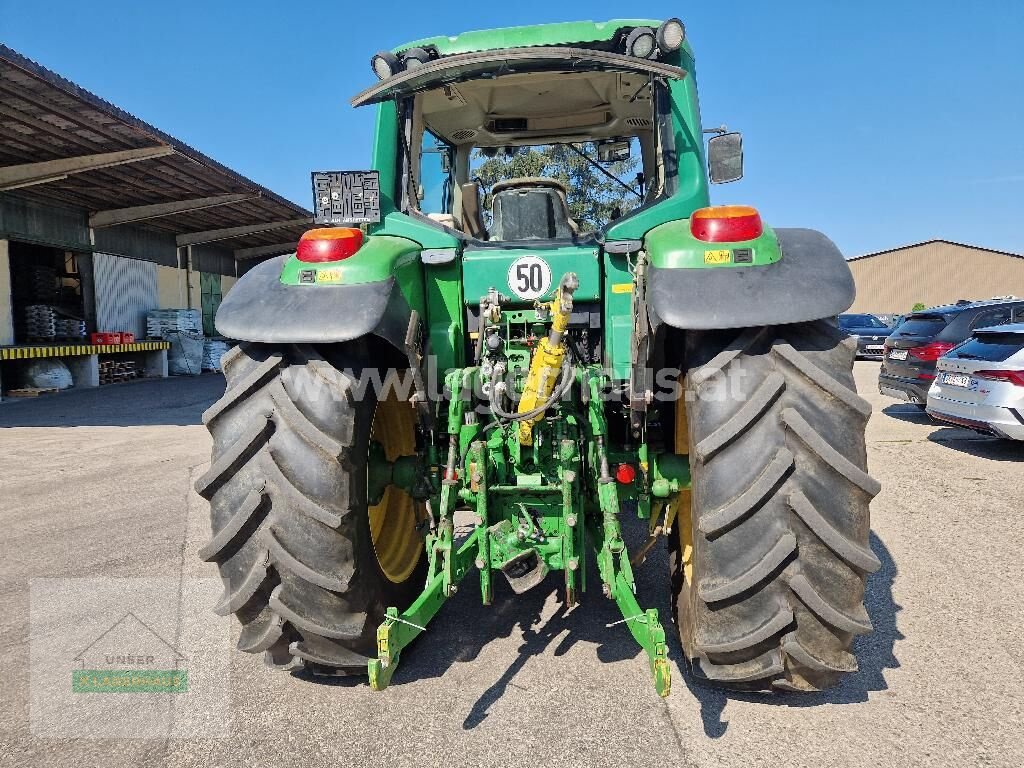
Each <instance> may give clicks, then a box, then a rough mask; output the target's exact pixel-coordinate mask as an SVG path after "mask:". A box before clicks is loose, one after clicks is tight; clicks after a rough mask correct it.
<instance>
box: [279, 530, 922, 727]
mask: <svg viewBox="0 0 1024 768" xmlns="http://www.w3.org/2000/svg"><path fill="white" fill-rule="evenodd" d="M623 533H624V534H625V536H626V539H627V544H628V545H629V546H630V548H631V549H633V548H636V547H637V546H639V543H640V541H642V540H643V537H644V536H645V534H646V521H639V520H636V519H635V518H623ZM871 549H872V550H873V551H874V553H875V555H876V556H877V557H878V559H879V561H881V563H882V567H881V568H880V569H879V570H878V572H876V573H874V574H873V575H871V576H870V577H869V579H868V586H867V595H866V601H865V602H866V605H867V610H868V613H869V614H870V616H871V621H872V624H873V625H874V632H873V633H872V634H871V635H868V636H867V637H863V638H860V639H859V640H858V641H857V642H856V644H855V647H854V651H855V652H856V655H857V660H858V663H859V665H860V670H859V671H858V672H857V673H855V674H852V675H847V676H846V677H845V678H843V680H842V683H841V684H840V685H839V686H837V687H836V688H834V689H831V690H828V691H825V692H822V693H813V694H799V693H786V692H777V693H726V692H723V691H720V690H716V689H713V688H709V687H707V686H705V685H704V684H702V683H699V682H697V681H696V680H695V679H694V678H693V677H692V676H691V675H690V674H689V671H688V669H687V665H686V663H685V660H684V658H683V651H682V647H681V646H680V644H679V636H678V632H677V631H676V629H675V624H674V623H673V620H672V611H671V600H672V595H671V587H670V581H669V577H668V553H667V551H666V548H665V547H664V546H659V547H656V548H655V549H654V550H652V552H651V554H650V556H649V557H648V559H647V561H646V562H645V563H644V565H643V566H642V567H641V568H639V569H638V570H637V572H636V578H637V595H638V598H639V600H640V604H641V606H642V607H645V608H647V607H651V608H657V609H658V610H659V612H660V614H661V620H662V623H663V624H664V625H665V629H666V634H667V635H668V645H669V657H670V659H671V660H672V663H673V693H672V695H673V696H685V695H687V693H686V689H689V693H690V694H691V695H692V696H693V697H694V698H696V699H697V700H698V701H699V702H700V707H701V719H702V722H703V726H704V732H705V734H706V735H707V736H709V737H711V738H719V737H721V736H723V735H725V732H726V730H727V728H728V723H726V722H723V721H722V713H723V711H724V709H725V706H726V704H727V703H728V701H729V700H730V699H735V700H742V701H756V702H761V703H766V704H768V705H775V706H787V707H811V706H817V705H819V704H853V703H858V702H864V701H867V699H868V695H869V694H870V693H871V692H873V691H883V690H886V689H887V687H888V686H887V684H886V682H885V678H884V676H883V672H884V670H886V669H892V668H896V667H898V666H899V662H898V661H897V659H896V656H895V653H894V646H895V644H896V641H897V640H902V639H903V635H901V634H900V632H899V630H898V629H897V626H896V614H897V612H898V611H899V610H900V606H898V605H897V604H896V603H895V601H894V600H893V596H892V587H893V582H894V580H895V578H896V573H897V569H896V564H895V563H894V562H893V559H892V557H891V555H890V554H889V550H888V549H887V548H886V546H885V544H883V543H882V541H881V539H879V538H878V536H877V535H875V534H874V533H872V534H871ZM588 568H589V569H590V570H589V571H588V579H590V584H591V588H590V589H589V590H588V591H587V592H586V593H585V594H583V595H582V596H581V600H580V603H579V605H577V606H576V607H575V608H573V609H571V610H567V609H566V608H565V607H564V605H562V604H559V605H558V607H557V608H556V609H555V612H554V614H553V615H551V616H550V617H549V618H547V619H545V618H543V612H544V607H545V604H546V603H547V601H548V600H549V598H551V597H552V595H554V596H555V598H556V599H557V600H559V601H561V600H562V595H563V592H562V588H561V585H560V584H559V583H558V581H557V579H556V577H555V576H554V575H551V576H549V577H548V580H547V581H545V582H544V584H542V585H540V586H539V587H537V588H535V589H533V590H530V591H529V592H527V593H525V594H523V595H518V596H517V595H515V594H513V593H512V590H511V589H510V588H509V587H508V585H507V584H506V583H505V582H504V581H503V580H502V579H501V577H500V576H498V577H497V578H496V579H495V580H494V587H495V589H494V602H493V604H492V605H491V606H490V607H484V606H482V605H481V604H480V593H479V590H478V589H477V587H476V582H475V579H474V577H473V574H472V573H471V574H470V575H469V576H468V577H467V578H466V580H465V581H464V582H463V587H462V589H460V591H459V592H458V594H457V595H456V596H455V597H453V598H452V599H451V600H449V601H448V603H447V604H446V605H445V606H444V608H443V609H442V610H441V612H440V613H439V614H438V616H437V618H436V619H435V620H434V622H433V623H432V624H431V625H430V629H429V632H428V633H426V634H424V635H421V637H420V639H419V640H418V641H417V642H416V643H414V644H413V645H411V646H410V647H409V648H408V649H406V651H405V652H404V655H403V658H402V662H401V666H400V667H399V669H398V670H397V671H396V672H395V676H394V678H393V680H392V683H391V684H392V685H397V686H400V685H402V684H403V683H408V682H411V681H414V680H420V679H426V678H436V677H441V676H443V675H444V674H445V673H446V672H447V671H448V670H449V669H450V668H451V667H452V666H453V665H454V664H456V663H457V662H473V661H474V660H476V659H477V657H478V656H479V654H480V652H481V650H482V649H483V647H484V646H485V645H487V644H488V643H491V642H494V641H495V640H496V639H498V638H509V637H513V636H516V635H519V634H521V636H522V643H521V644H520V645H519V647H518V649H517V653H516V655H515V657H514V658H513V659H512V661H511V663H510V664H508V666H507V667H506V668H505V669H504V670H502V671H501V674H500V675H499V677H498V678H497V680H495V682H494V683H493V684H492V685H490V686H489V687H488V688H487V689H486V690H485V691H484V692H483V693H482V694H481V695H480V696H479V698H478V699H477V701H476V702H475V703H474V705H473V706H472V708H471V709H470V712H469V714H468V715H467V716H466V719H465V721H464V722H463V728H465V729H467V730H471V729H473V728H476V727H477V726H479V725H480V724H481V723H483V722H484V721H485V720H486V719H487V717H488V716H489V714H490V712H491V709H492V707H493V706H494V704H495V703H497V702H498V701H499V700H500V699H501V697H502V696H503V695H504V694H505V693H506V691H508V689H509V688H510V687H513V688H514V687H516V682H515V679H516V676H517V675H518V674H519V672H520V671H521V670H522V669H523V668H524V667H525V666H526V665H527V664H528V663H529V662H530V659H531V658H533V657H536V656H540V655H542V654H543V653H545V651H547V649H548V648H550V647H551V646H552V644H554V651H553V653H554V655H555V656H562V655H564V654H565V653H566V652H567V651H568V650H569V649H570V648H572V646H573V645H574V644H576V643H589V644H591V645H596V646H597V657H598V659H599V660H600V661H601V662H602V663H610V662H616V661H622V660H626V659H632V658H635V657H637V656H640V655H642V653H643V651H642V650H641V649H640V647H639V645H637V644H636V642H635V641H634V640H633V638H632V637H631V636H630V634H629V632H628V631H626V630H625V629H624V628H623V627H622V626H621V625H617V626H612V627H609V626H608V625H609V624H611V623H612V622H615V621H618V620H619V619H621V618H622V617H621V615H620V614H619V612H618V610H617V609H616V607H615V604H614V603H612V602H611V601H609V600H605V599H604V598H602V596H601V593H600V590H599V589H598V588H597V587H596V586H594V580H595V579H596V564H595V563H594V561H593V557H591V558H590V562H589V563H588ZM428 636H429V637H428ZM565 663H577V662H569V661H566V662H565ZM636 671H637V674H639V675H645V674H648V673H647V665H646V664H637V665H636ZM298 674H303V675H304V673H298ZM312 679H314V680H319V681H320V682H323V683H326V684H332V685H340V686H348V685H354V684H365V678H362V677H359V678H312ZM651 693H652V695H654V689H653V682H652V683H651Z"/></svg>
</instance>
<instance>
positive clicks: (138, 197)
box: [0, 44, 312, 249]
mask: <svg viewBox="0 0 1024 768" xmlns="http://www.w3.org/2000/svg"><path fill="white" fill-rule="evenodd" d="M161 145H162V146H168V147H171V148H173V149H174V154H170V155H167V156H165V157H157V158H151V159H147V160H143V161H140V162H136V163H131V164H127V165H119V166H115V167H108V168H103V169H97V170H90V171H87V172H84V173H76V174H73V175H69V176H68V177H67V178H66V179H62V180H58V181H50V182H47V183H45V184H38V185H35V186H28V187H25V188H23V189H19V190H18V191H17V192H15V193H12V192H6V193H4V194H14V195H17V196H22V197H26V198H30V199H37V200H41V201H47V202H55V203H63V204H65V205H72V206H76V207H80V208H84V209H86V210H88V211H90V212H94V211H100V210H109V209H117V208H125V207H131V206H138V205H149V204H154V203H163V202H171V201H175V200H183V199H190V198H197V197H207V196H216V195H223V194H230V193H248V194H251V195H252V197H251V198H249V199H246V200H243V201H240V202H236V203H232V204H230V205H221V206H217V207H211V208H206V209H202V210H195V211H189V212H187V213H177V214H173V215H167V216H162V217H160V218H154V219H149V220H147V221H145V222H144V223H143V224H142V226H146V227H149V228H153V229H158V230H163V231H165V232H173V233H174V234H176V235H180V234H188V233H190V232H200V231H206V230H216V229H224V228H229V227H236V226H245V225H250V224H264V223H267V222H278V221H287V220H295V219H300V218H307V217H311V216H312V213H311V212H310V211H308V210H307V209H305V208H303V207H302V206H300V205H297V204H296V203H293V202H291V201H290V200H287V199H285V198H283V197H281V196H280V195H278V194H276V193H275V192H273V191H272V190H270V189H267V188H266V187H264V186H262V185H261V184H258V183H257V182H255V181H253V180H252V179H249V178H247V177H246V176H243V175H242V174H240V173H238V172H237V171H235V170H232V169H231V168H228V167H227V166H225V165H223V164H221V163H219V162H217V161H216V160H214V159H213V158H211V157H209V156H207V155H205V154H203V153H202V152H200V151H199V150H197V149H195V148H193V147H191V146H189V145H188V144H186V143H185V142H183V141H181V140H180V139H177V138H175V137H173V136H171V135H169V134H167V133H165V132H163V131H161V130H160V129H158V128H156V127H154V126H152V125H150V124H149V123H147V122H145V121H143V120H140V119H139V118H137V117H135V116H134V115H132V114H129V113H128V112H126V111H125V110H123V109H121V108H120V107H118V106H116V105H114V104H112V103H110V102H109V101H106V100H105V99H102V98H100V97H99V96H97V95H96V94H94V93H91V92H90V91H87V90H86V89H84V88H82V87H80V86H78V85H76V84H75V83H73V82H71V81H70V80H68V79H67V78H65V77H62V76H61V75H59V74H57V73H56V72H53V71H51V70H49V69H47V68H45V67H43V66H42V65H40V64H38V63H37V62H35V61H33V60H31V59H29V58H28V57H26V56H24V55H22V54H20V53H18V52H17V51H14V50H12V49H11V48H8V47H7V46H4V45H2V44H0V166H13V165H22V164H26V163H34V162H41V161H46V160H59V159H65V158H73V157H79V156H83V155H91V154H101V153H106V152H117V151H121V150H130V149H139V148H143V147H153V146H161ZM307 227H308V225H303V224H293V225H291V226H290V227H288V228H283V229H275V230H272V231H267V232H259V233H255V234H247V235H244V236H238V237H234V238H230V239H229V240H227V241H224V242H223V244H224V245H226V246H227V247H230V248H233V249H240V248H254V247H260V246H267V245H273V244H277V243H282V242H285V241H295V240H298V238H299V236H300V235H301V233H302V232H303V231H304V230H305V229H306V228H307Z"/></svg>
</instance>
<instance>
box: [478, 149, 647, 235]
mask: <svg viewBox="0 0 1024 768" xmlns="http://www.w3.org/2000/svg"><path fill="white" fill-rule="evenodd" d="M574 146H576V147H577V148H578V149H579V150H580V151H582V152H584V153H586V155H587V156H588V157H591V158H596V156H597V150H596V148H595V146H594V144H593V142H587V143H585V144H576V145H574ZM474 159H478V160H479V159H483V162H482V163H481V164H480V166H479V167H478V168H477V169H476V171H475V172H474V174H473V175H474V177H475V178H477V179H479V180H480V183H481V185H482V186H483V188H484V190H485V191H486V190H490V188H491V187H493V186H494V185H495V184H496V183H497V182H499V181H503V180H505V179H514V178H522V177H524V176H544V177H546V178H550V179H557V180H558V181H561V182H562V183H563V184H565V186H566V188H567V189H568V194H567V196H566V197H567V200H568V203H569V214H570V215H571V216H572V218H573V219H575V220H576V222H577V223H578V224H579V225H580V229H581V230H582V231H592V230H595V229H599V228H600V227H603V226H604V225H605V224H607V223H608V222H609V221H610V220H611V219H612V213H613V211H615V210H616V209H617V210H618V211H619V213H620V214H623V215H624V214H625V213H627V212H628V211H631V210H632V209H633V208H636V207H637V206H638V205H639V204H640V198H639V197H637V195H635V194H632V193H631V192H630V191H629V190H627V189H625V188H624V187H623V186H622V185H621V184H618V183H616V182H615V181H614V180H613V179H610V178H608V176H606V175H605V174H603V173H601V171H600V170H598V169H597V168H595V167H594V165H593V164H591V163H589V162H587V161H586V160H585V159H584V158H582V157H580V156H579V155H578V154H577V153H576V152H573V151H572V149H570V148H569V147H567V146H565V145H564V144H549V145H546V146H541V147H506V148H505V149H503V150H501V151H499V152H498V154H497V155H495V156H494V157H487V155H486V154H484V152H483V151H482V150H479V149H478V150H476V152H475V153H474ZM594 162H597V161H596V160H595V161H594ZM638 165H639V160H638V159H637V158H636V157H630V158H629V159H628V160H619V161H616V162H614V163H609V164H607V165H604V164H602V165H601V167H602V168H604V169H605V170H607V171H608V172H609V173H610V174H612V175H613V176H615V177H616V178H618V179H622V181H623V182H624V183H625V184H628V185H629V186H630V187H632V188H635V187H636V184H635V176H636V169H637V166H638ZM490 203H491V201H490V194H489V193H488V195H487V198H486V199H485V201H484V204H485V207H487V208H488V209H489V208H490Z"/></svg>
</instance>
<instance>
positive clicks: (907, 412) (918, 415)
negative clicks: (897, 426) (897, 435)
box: [882, 403, 935, 424]
mask: <svg viewBox="0 0 1024 768" xmlns="http://www.w3.org/2000/svg"><path fill="white" fill-rule="evenodd" d="M882 413H884V414H885V415H886V416H888V417H889V418H892V419H896V420H897V421H905V422H907V423H909V424H934V423H935V422H934V421H933V420H932V417H931V416H929V415H928V414H927V413H925V412H924V409H923V408H918V407H917V406H916V405H910V404H909V403H896V404H895V405H887V406H885V408H883V409H882Z"/></svg>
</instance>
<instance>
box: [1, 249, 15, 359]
mask: <svg viewBox="0 0 1024 768" xmlns="http://www.w3.org/2000/svg"><path fill="white" fill-rule="evenodd" d="M13 343H14V315H13V313H12V312H11V258H10V255H9V253H8V244H7V241H6V240H0V345H4V344H13Z"/></svg>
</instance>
